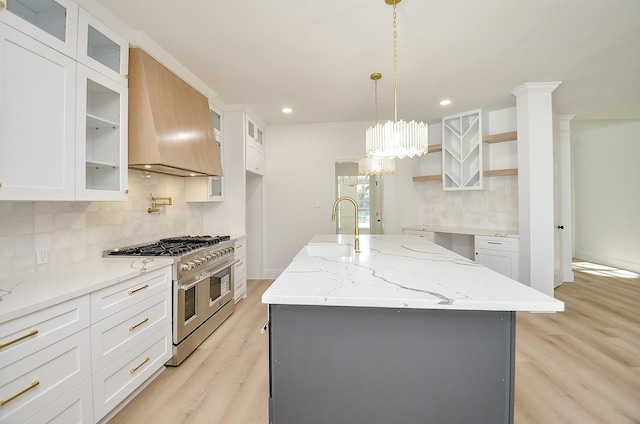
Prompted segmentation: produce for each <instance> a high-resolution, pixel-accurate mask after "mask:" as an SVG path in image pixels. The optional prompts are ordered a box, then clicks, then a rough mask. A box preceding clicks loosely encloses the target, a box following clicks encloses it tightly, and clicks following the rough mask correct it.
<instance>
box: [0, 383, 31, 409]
mask: <svg viewBox="0 0 640 424" xmlns="http://www.w3.org/2000/svg"><path fill="white" fill-rule="evenodd" d="M38 384H40V382H39V381H38V380H36V381H34V382H33V383H31V386H29V387H27V388H26V389H24V390H21V391H20V392H18V393H16V394H15V395H13V396H11V397H10V398H7V399H5V400H0V406H4V405H6V404H7V403H9V402H11V401H12V400H14V399H15V398H17V397H18V396H22V395H23V394H25V393H27V392H28V391H29V390H31V389H33V388H34V387H36V386H37V385H38Z"/></svg>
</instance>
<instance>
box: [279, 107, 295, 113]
mask: <svg viewBox="0 0 640 424" xmlns="http://www.w3.org/2000/svg"><path fill="white" fill-rule="evenodd" d="M291 112H293V109H291V108H290V107H283V108H282V113H291Z"/></svg>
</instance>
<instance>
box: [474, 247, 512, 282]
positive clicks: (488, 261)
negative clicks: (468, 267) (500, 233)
mask: <svg viewBox="0 0 640 424" xmlns="http://www.w3.org/2000/svg"><path fill="white" fill-rule="evenodd" d="M518 248H519V240H518V239H517V238H515V237H496V236H475V251H476V262H477V263H479V264H481V265H484V266H486V267H487V268H490V269H492V270H494V271H497V272H499V273H500V274H503V275H506V276H507V277H510V278H513V279H514V280H518V278H519V272H520V271H519V266H518V264H519V252H518V250H519V249H518Z"/></svg>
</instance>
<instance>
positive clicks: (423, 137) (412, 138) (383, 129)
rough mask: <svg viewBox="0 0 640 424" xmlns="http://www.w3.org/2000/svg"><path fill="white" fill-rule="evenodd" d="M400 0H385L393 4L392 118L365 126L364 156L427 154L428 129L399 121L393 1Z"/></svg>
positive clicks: (423, 125) (422, 124) (394, 2)
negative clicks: (382, 122)
mask: <svg viewBox="0 0 640 424" xmlns="http://www.w3.org/2000/svg"><path fill="white" fill-rule="evenodd" d="M400 1H401V0H385V3H387V4H390V5H393V104H394V121H387V122H385V123H384V124H381V123H376V124H375V125H374V126H372V127H369V128H367V131H366V151H367V156H379V157H389V158H398V159H402V158H405V157H413V156H420V155H422V154H425V153H427V148H428V132H427V124H425V123H424V122H416V121H411V122H406V121H403V120H398V42H397V35H398V34H397V22H396V18H397V16H396V4H398V3H400Z"/></svg>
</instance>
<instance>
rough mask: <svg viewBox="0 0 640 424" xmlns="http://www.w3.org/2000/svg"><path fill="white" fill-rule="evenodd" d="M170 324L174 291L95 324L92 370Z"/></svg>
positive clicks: (92, 334) (99, 367)
mask: <svg viewBox="0 0 640 424" xmlns="http://www.w3.org/2000/svg"><path fill="white" fill-rule="evenodd" d="M168 323H171V293H170V292H169V290H166V291H165V293H158V294H157V295H155V296H153V297H151V298H148V299H145V300H143V301H142V302H139V303H137V304H136V305H134V306H132V307H131V308H129V309H127V310H125V311H122V312H119V313H117V314H115V315H112V316H110V317H108V318H105V319H103V320H102V321H100V322H98V323H96V324H93V325H92V326H91V352H92V360H93V370H94V371H95V370H99V369H101V368H103V367H104V366H105V365H107V364H108V363H109V362H111V361H113V360H114V359H116V358H118V357H119V356H122V355H123V354H125V353H126V352H127V351H129V350H131V348H133V347H134V346H136V345H137V344H138V343H140V342H141V341H142V340H143V339H146V338H148V337H149V336H151V335H153V334H154V333H156V332H157V331H158V330H159V329H160V328H162V327H164V326H166V324H168Z"/></svg>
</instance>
